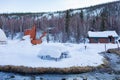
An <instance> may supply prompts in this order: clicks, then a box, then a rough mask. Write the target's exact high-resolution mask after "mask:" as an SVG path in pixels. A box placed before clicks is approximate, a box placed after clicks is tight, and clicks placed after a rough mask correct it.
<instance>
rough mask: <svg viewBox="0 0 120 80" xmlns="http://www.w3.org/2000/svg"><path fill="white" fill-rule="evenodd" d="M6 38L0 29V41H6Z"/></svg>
mask: <svg viewBox="0 0 120 80" xmlns="http://www.w3.org/2000/svg"><path fill="white" fill-rule="evenodd" d="M6 40H7V37H6V35H5V33H4V31H3V30H2V29H0V41H6Z"/></svg>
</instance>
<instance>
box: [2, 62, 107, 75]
mask: <svg viewBox="0 0 120 80" xmlns="http://www.w3.org/2000/svg"><path fill="white" fill-rule="evenodd" d="M107 66H108V62H107V61H106V60H104V64H101V65H100V66H97V67H91V66H86V67H70V68H50V67H49V68H43V67H37V68H32V67H25V66H13V65H6V66H0V71H4V72H13V73H21V74H45V73H46V74H77V73H85V72H90V71H93V70H95V69H99V68H105V67H107Z"/></svg>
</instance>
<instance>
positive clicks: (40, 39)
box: [24, 25, 46, 45]
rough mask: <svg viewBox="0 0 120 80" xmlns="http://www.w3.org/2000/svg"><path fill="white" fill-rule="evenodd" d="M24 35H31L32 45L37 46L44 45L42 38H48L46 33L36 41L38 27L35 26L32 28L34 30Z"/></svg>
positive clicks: (29, 30) (27, 31)
mask: <svg viewBox="0 0 120 80" xmlns="http://www.w3.org/2000/svg"><path fill="white" fill-rule="evenodd" d="M24 35H30V38H31V43H32V44H34V45H36V44H41V43H42V38H43V37H44V36H46V32H44V33H43V34H42V36H41V37H40V38H39V39H36V27H35V25H34V26H33V27H32V29H28V30H26V31H25V32H24Z"/></svg>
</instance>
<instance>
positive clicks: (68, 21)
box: [65, 10, 70, 40]
mask: <svg viewBox="0 0 120 80" xmlns="http://www.w3.org/2000/svg"><path fill="white" fill-rule="evenodd" d="M69 23H70V10H67V11H66V17H65V34H66V38H67V40H68V39H69V37H70V35H69V33H70V32H69Z"/></svg>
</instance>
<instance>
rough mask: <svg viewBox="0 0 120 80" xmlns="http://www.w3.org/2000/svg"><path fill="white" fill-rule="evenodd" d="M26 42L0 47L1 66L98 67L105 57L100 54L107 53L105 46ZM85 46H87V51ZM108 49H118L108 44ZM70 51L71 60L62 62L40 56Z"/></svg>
mask: <svg viewBox="0 0 120 80" xmlns="http://www.w3.org/2000/svg"><path fill="white" fill-rule="evenodd" d="M24 38H25V40H24V41H20V40H12V41H11V40H8V43H7V44H6V45H0V65H3V66H4V65H15V66H21V65H22V66H28V67H57V68H66V67H73V66H81V67H84V66H98V65H100V64H103V59H104V58H103V56H101V55H99V54H98V53H99V52H102V51H105V44H100V43H98V44H86V45H85V44H72V43H46V42H43V43H42V44H40V45H32V44H31V43H30V40H29V39H28V40H26V39H27V38H28V36H27V37H24ZM85 46H87V48H86V50H85ZM106 47H107V49H108V48H115V47H117V45H116V44H106ZM65 51H68V52H69V55H70V56H71V57H70V58H64V59H61V60H60V61H54V60H42V59H41V58H39V57H38V55H40V54H42V55H43V54H46V52H47V54H51V55H53V56H54V57H56V56H58V55H60V53H61V52H65Z"/></svg>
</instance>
